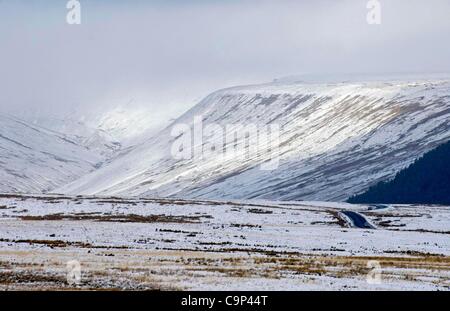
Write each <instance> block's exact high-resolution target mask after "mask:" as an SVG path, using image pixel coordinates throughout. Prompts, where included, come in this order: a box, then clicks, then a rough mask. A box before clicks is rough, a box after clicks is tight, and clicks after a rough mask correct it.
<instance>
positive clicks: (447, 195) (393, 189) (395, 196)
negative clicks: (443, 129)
mask: <svg viewBox="0 0 450 311" xmlns="http://www.w3.org/2000/svg"><path fill="white" fill-rule="evenodd" d="M348 201H349V202H350V203H397V204H442V205H450V142H447V143H445V144H443V145H441V146H439V147H437V148H436V149H434V150H432V151H430V152H428V153H426V154H425V155H424V156H423V157H421V158H419V159H418V160H416V161H415V162H414V163H413V164H411V165H410V166H409V167H408V168H406V169H404V170H402V171H400V172H399V173H397V175H395V178H394V179H392V180H390V181H386V182H380V183H378V184H376V185H375V186H373V187H370V189H369V190H367V191H366V192H364V193H362V194H359V195H356V196H354V197H352V198H350V199H349V200H348Z"/></svg>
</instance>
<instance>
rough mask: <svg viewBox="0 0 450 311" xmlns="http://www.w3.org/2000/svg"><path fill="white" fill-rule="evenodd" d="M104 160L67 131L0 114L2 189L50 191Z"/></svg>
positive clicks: (0, 189)
mask: <svg viewBox="0 0 450 311" xmlns="http://www.w3.org/2000/svg"><path fill="white" fill-rule="evenodd" d="M102 160H103V158H102V157H101V156H100V155H98V153H96V152H93V151H90V150H88V149H87V148H85V147H84V146H81V145H79V144H77V143H76V142H74V141H72V140H70V139H68V138H67V137H66V136H65V135H62V134H59V133H56V132H53V131H50V130H47V129H44V128H41V127H38V126H35V125H31V124H28V123H26V122H25V121H23V120H20V119H17V118H15V117H10V116H3V115H0V192H22V193H40V192H45V191H49V190H52V189H54V188H55V187H58V186H61V185H64V184H66V183H68V182H70V181H73V180H74V179H76V178H79V177H80V176H82V175H84V174H86V173H89V172H90V171H92V170H94V169H95V167H96V165H98V163H99V162H100V161H102Z"/></svg>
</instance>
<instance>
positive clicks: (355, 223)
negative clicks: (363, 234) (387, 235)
mask: <svg viewBox="0 0 450 311" xmlns="http://www.w3.org/2000/svg"><path fill="white" fill-rule="evenodd" d="M341 213H342V214H344V215H345V216H347V217H348V218H349V219H350V221H351V225H352V227H356V228H361V229H376V228H375V227H374V226H373V225H371V224H370V223H369V222H368V221H367V219H366V218H365V217H364V216H363V215H361V214H360V213H357V212H352V211H342V212H341Z"/></svg>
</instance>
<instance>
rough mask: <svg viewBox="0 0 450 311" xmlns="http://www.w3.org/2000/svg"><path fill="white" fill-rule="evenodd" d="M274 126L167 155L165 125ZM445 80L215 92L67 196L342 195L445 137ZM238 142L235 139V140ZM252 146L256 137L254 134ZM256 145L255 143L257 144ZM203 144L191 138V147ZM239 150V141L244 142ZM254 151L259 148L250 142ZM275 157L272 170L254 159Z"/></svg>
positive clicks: (448, 107) (449, 107)
mask: <svg viewBox="0 0 450 311" xmlns="http://www.w3.org/2000/svg"><path fill="white" fill-rule="evenodd" d="M196 116H201V117H202V118H203V123H204V126H206V125H208V124H212V123H214V124H218V125H220V126H222V127H226V126H227V125H230V124H231V125H235V124H243V125H247V124H257V125H258V126H266V125H268V124H279V125H280V126H281V135H280V144H279V148H277V149H275V150H272V151H268V152H258V153H257V154H254V155H252V156H250V157H247V158H245V159H241V158H238V157H234V156H227V157H224V158H220V157H217V156H209V157H203V158H198V157H194V158H192V159H186V160H177V159H175V158H174V157H173V156H172V154H171V148H172V145H173V143H174V141H176V137H174V136H172V135H171V131H172V129H173V126H175V125H177V124H189V125H191V126H192V124H193V122H194V118H195V117H196ZM449 120H450V82H449V81H424V82H386V81H383V82H367V83H332V84H297V83H271V84H264V85H256V86H245V87H236V88H231V89H225V90H221V91H218V92H215V93H213V94H211V95H209V96H208V97H207V98H205V99H204V100H203V101H202V102H200V103H199V104H198V105H197V106H195V107H194V108H192V109H191V110H190V111H188V112H187V113H185V114H184V115H183V116H181V117H180V118H178V119H177V120H175V121H174V123H173V124H172V125H171V126H169V127H167V128H166V129H165V130H163V131H161V132H160V133H159V134H158V135H156V136H154V137H153V138H150V139H148V140H147V141H146V142H145V143H144V144H141V145H139V146H138V147H136V148H133V149H129V150H127V151H126V152H123V153H122V154H121V155H119V156H117V157H116V159H115V160H114V161H112V162H111V163H109V164H108V165H105V166H103V167H102V168H100V169H99V170H97V171H95V172H93V173H92V174H89V175H86V176H84V177H82V178H80V179H79V180H77V181H75V182H74V183H71V184H69V185H67V186H64V187H62V188H60V189H57V190H56V191H57V192H61V193H69V194H109V195H147V196H174V197H187V198H235V199H246V198H264V199H277V200H280V199H281V200H290V199H303V200H304V199H307V200H330V201H331V200H345V199H347V198H348V197H350V196H351V195H354V194H356V193H359V192H362V191H364V190H366V189H367V188H368V187H369V186H371V185H373V184H375V183H377V182H378V181H380V180H385V179H387V178H391V177H392V176H394V174H395V173H396V172H398V171H399V170H400V169H402V168H404V167H405V166H407V165H408V164H410V163H411V162H412V161H413V160H414V159H416V158H417V157H419V156H420V155H422V154H423V153H425V152H426V151H428V150H430V149H432V148H434V147H436V146H437V145H439V144H441V143H443V142H445V141H447V140H448V139H449V138H450V124H449V122H450V121H449ZM237 144H238V145H245V144H246V142H245V138H243V137H241V138H240V139H239V140H238V141H237ZM257 144H264V142H261V141H258V142H257ZM259 147H261V146H259ZM199 148H206V146H202V145H201V144H200V145H199V144H194V148H193V149H194V150H199ZM247 149H248V148H247ZM260 150H264V148H260ZM274 158H276V159H279V167H278V168H277V169H275V170H271V171H265V170H261V169H260V164H262V163H265V162H267V161H269V160H271V159H274Z"/></svg>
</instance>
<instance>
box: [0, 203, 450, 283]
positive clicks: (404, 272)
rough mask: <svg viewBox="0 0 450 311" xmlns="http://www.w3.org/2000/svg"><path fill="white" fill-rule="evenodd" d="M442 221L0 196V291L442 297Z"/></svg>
mask: <svg viewBox="0 0 450 311" xmlns="http://www.w3.org/2000/svg"><path fill="white" fill-rule="evenodd" d="M449 224H450V207H443V206H410V205H408V206H405V205H390V206H384V205H377V206H371V205H350V204H345V203H326V202H270V201H203V200H202V201H196V200H175V199H170V200H169V199H137V198H114V197H62V196H50V195H46V196H21V195H0V289H2V290H19V289H20V290H22V289H29V290H45V289H58V290H59V289H61V290H71V289H120V290H122V289H137V290H152V289H158V290H160V289H162V290H170V289H173V290H383V289H387V290H448V289H449V288H450V239H449V237H450V228H449ZM74 260H75V261H77V262H79V263H80V265H81V279H80V280H79V282H76V283H73V282H72V281H73V279H70V278H69V280H68V278H67V275H68V268H67V263H68V262H70V261H74ZM374 263H375V264H379V266H377V265H375V266H374V265H373V264H374ZM374 267H375V268H374ZM69 274H70V273H69ZM378 276H380V278H378ZM77 280H78V279H77Z"/></svg>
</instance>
